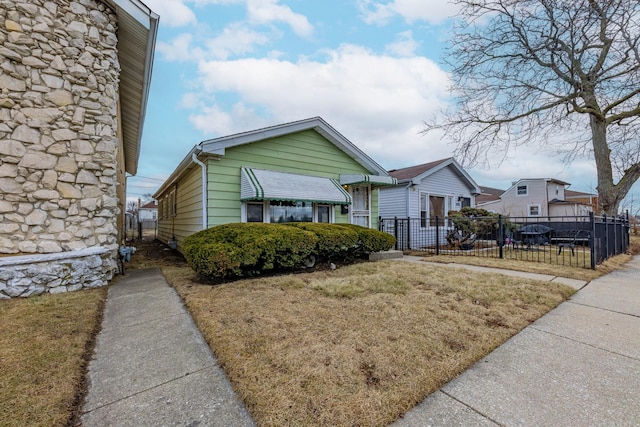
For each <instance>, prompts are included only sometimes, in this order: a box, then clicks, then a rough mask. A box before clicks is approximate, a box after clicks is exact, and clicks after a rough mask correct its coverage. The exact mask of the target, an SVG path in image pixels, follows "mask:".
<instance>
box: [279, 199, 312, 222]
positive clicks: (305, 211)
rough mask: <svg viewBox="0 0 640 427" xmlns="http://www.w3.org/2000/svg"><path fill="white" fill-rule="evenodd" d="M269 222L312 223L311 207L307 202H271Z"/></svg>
mask: <svg viewBox="0 0 640 427" xmlns="http://www.w3.org/2000/svg"><path fill="white" fill-rule="evenodd" d="M269 216H270V218H271V222H312V221H313V205H312V204H311V203H309V202H288V201H275V200H274V201H272V202H271V204H270V206H269Z"/></svg>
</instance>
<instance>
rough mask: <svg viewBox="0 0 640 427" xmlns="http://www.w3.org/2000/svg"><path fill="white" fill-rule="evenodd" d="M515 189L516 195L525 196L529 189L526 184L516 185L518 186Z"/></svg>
mask: <svg viewBox="0 0 640 427" xmlns="http://www.w3.org/2000/svg"><path fill="white" fill-rule="evenodd" d="M516 190H517V191H516V194H517V195H518V196H526V195H527V194H528V193H529V189H528V188H527V186H526V185H518V188H517V189H516Z"/></svg>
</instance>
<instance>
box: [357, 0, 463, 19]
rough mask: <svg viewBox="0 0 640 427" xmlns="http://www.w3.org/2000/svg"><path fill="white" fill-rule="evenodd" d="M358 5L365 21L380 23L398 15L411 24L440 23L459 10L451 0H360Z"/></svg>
mask: <svg viewBox="0 0 640 427" xmlns="http://www.w3.org/2000/svg"><path fill="white" fill-rule="evenodd" d="M358 6H359V8H360V11H361V13H362V19H363V20H364V22H366V23H367V24H378V25H384V24H386V23H387V22H388V20H389V19H391V18H392V17H394V16H396V15H399V16H401V17H402V18H404V20H405V21H407V22H408V23H410V24H411V23H413V22H416V21H426V22H429V23H431V24H439V23H441V22H442V21H444V20H446V19H447V18H450V17H452V16H454V15H456V14H457V13H458V11H459V9H458V7H457V6H456V5H454V4H452V3H451V2H450V1H449V0H429V1H424V0H393V1H390V2H387V3H381V2H378V1H374V0H360V1H359V3H358Z"/></svg>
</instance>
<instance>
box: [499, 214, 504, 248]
mask: <svg viewBox="0 0 640 427" xmlns="http://www.w3.org/2000/svg"><path fill="white" fill-rule="evenodd" d="M503 233H504V230H503V228H502V214H500V215H498V248H499V250H500V259H503V258H504V256H503V254H502V246H503V245H504V236H503Z"/></svg>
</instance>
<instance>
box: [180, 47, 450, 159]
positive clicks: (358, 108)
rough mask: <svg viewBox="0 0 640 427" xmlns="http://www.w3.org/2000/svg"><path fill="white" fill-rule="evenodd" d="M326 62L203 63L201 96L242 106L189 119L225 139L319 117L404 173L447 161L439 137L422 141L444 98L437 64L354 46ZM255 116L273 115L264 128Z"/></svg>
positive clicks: (216, 107) (443, 77)
mask: <svg viewBox="0 0 640 427" xmlns="http://www.w3.org/2000/svg"><path fill="white" fill-rule="evenodd" d="M326 55H327V57H326V61H324V62H321V61H311V60H306V59H301V60H299V61H297V62H290V61H283V60H277V59H273V58H263V59H238V60H234V61H208V62H202V63H201V64H200V67H199V69H200V82H201V84H202V88H203V91H204V92H208V93H216V92H231V93H234V94H235V95H237V96H238V97H239V98H240V99H241V104H236V105H235V106H234V107H233V110H232V111H230V112H229V113H225V112H224V111H223V109H222V107H220V106H219V105H214V106H210V107H208V108H207V109H206V110H202V111H200V112H198V113H195V114H192V115H191V117H190V120H191V122H192V124H193V125H194V126H195V127H196V128H198V129H200V130H202V131H204V132H207V133H215V134H217V135H224V134H228V133H233V132H239V131H244V130H249V129H255V128H257V127H259V126H261V125H264V124H265V123H266V122H268V123H267V124H277V123H284V122H287V121H292V120H299V119H302V118H307V117H312V116H322V117H323V118H325V119H326V120H327V121H328V122H329V123H331V124H332V125H333V126H335V127H336V129H338V130H339V131H340V132H342V133H343V134H344V135H345V136H346V137H347V138H349V139H350V140H351V141H352V142H354V143H355V144H356V145H357V146H358V147H360V148H361V149H363V150H364V151H365V152H366V153H367V154H369V155H371V156H372V157H373V158H374V159H375V160H377V161H378V162H379V163H381V164H382V165H383V166H385V167H388V168H393V167H402V166H408V164H407V163H406V162H407V159H409V161H412V162H416V163H421V162H426V161H430V160H433V159H434V158H441V157H447V156H449V155H450V154H449V151H450V147H447V146H446V145H445V144H443V143H441V142H440V140H439V137H438V135H435V134H433V135H429V136H427V137H422V136H420V135H419V131H420V130H421V128H422V121H423V119H424V118H426V117H428V116H429V115H430V114H431V113H433V112H435V111H436V110H438V109H439V108H440V107H441V106H442V105H443V102H444V99H445V98H446V96H447V93H446V87H447V85H448V76H447V74H446V73H445V72H444V71H442V70H441V69H440V68H439V67H438V66H437V65H436V64H435V63H433V62H432V61H431V60H429V59H427V58H424V57H413V58H395V57H391V56H379V55H375V54H373V53H372V52H370V51H368V50H366V49H364V48H361V47H357V46H352V45H343V46H341V47H340V48H339V49H338V50H336V51H328V52H326ZM257 111H269V114H270V115H269V116H268V117H265V118H264V119H262V121H261V120H260V119H258V116H259V114H258V113H256V112H257ZM261 117H262V116H261ZM217 135H216V136H217ZM390 146H392V147H393V149H390ZM435 156H437V157H435Z"/></svg>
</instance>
